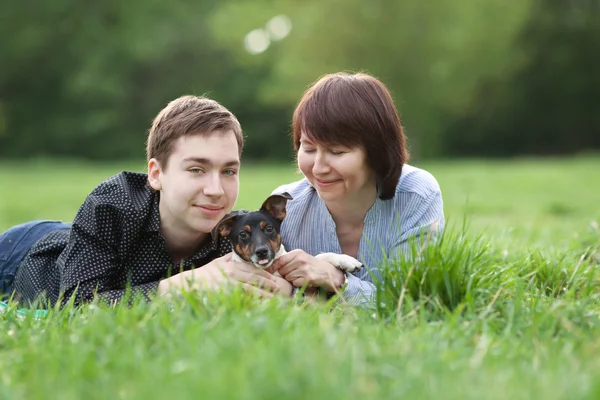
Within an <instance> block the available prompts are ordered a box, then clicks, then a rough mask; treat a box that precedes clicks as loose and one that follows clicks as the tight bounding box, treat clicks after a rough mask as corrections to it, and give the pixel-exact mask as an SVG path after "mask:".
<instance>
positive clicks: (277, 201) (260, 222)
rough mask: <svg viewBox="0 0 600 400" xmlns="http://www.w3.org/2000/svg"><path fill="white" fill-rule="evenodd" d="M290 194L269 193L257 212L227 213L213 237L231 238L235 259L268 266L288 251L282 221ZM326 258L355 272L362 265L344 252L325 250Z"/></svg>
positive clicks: (258, 266) (215, 229)
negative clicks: (283, 236)
mask: <svg viewBox="0 0 600 400" xmlns="http://www.w3.org/2000/svg"><path fill="white" fill-rule="evenodd" d="M291 199H292V196H290V194H289V193H282V194H274V195H271V196H269V197H268V198H267V199H266V200H265V201H264V203H263V205H262V207H261V208H260V210H258V211H252V212H250V211H246V210H240V211H233V212H231V213H229V214H227V215H226V216H225V217H223V219H222V220H221V221H219V223H218V224H217V226H216V227H215V228H214V229H213V231H212V235H213V239H215V240H216V239H217V238H218V236H219V235H220V236H225V237H229V239H230V240H231V243H232V244H233V258H232V259H233V260H234V261H241V262H247V263H250V264H253V265H254V266H256V267H257V268H263V269H264V268H268V267H270V266H271V264H273V261H275V260H276V259H277V258H278V257H280V256H282V255H284V254H286V250H285V248H284V246H283V244H282V243H281V236H280V233H279V232H280V228H281V222H282V221H283V219H284V218H285V215H286V205H287V201H288V200H291ZM316 257H318V258H320V259H324V260H326V261H328V262H330V263H331V264H333V265H334V266H336V267H337V268H339V269H341V270H343V271H347V272H354V271H358V270H359V269H360V268H362V264H361V263H360V261H358V260H357V259H355V258H354V257H350V256H348V255H345V254H336V253H322V254H319V255H317V256H316Z"/></svg>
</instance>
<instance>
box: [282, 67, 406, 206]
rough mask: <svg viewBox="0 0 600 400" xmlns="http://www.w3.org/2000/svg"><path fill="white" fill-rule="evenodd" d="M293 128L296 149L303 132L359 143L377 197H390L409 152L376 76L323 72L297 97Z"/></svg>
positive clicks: (326, 140)
mask: <svg viewBox="0 0 600 400" xmlns="http://www.w3.org/2000/svg"><path fill="white" fill-rule="evenodd" d="M292 131H293V136H294V148H295V149H296V151H298V150H299V148H300V136H301V134H302V133H303V132H304V134H305V135H307V136H308V137H309V138H310V139H311V140H313V141H315V142H317V143H322V144H324V145H330V146H347V147H362V148H363V149H364V150H365V152H366V156H367V164H368V165H369V166H370V167H371V168H372V169H373V171H375V175H376V177H377V189H378V191H379V198H381V199H382V200H389V199H391V198H393V197H394V195H395V192H396V186H397V185H398V181H399V179H400V175H401V174H402V166H403V165H404V164H405V163H406V162H408V159H409V153H408V150H407V148H406V137H405V135H404V131H403V129H402V125H401V123H400V117H399V116H398V112H397V110H396V106H395V105H394V101H393V99H392V96H391V95H390V93H389V91H388V89H387V88H386V87H385V85H384V84H383V83H382V82H381V81H379V80H378V79H376V78H374V77H373V76H370V75H367V74H364V73H357V74H348V73H342V72H340V73H335V74H329V75H325V76H323V77H322V78H320V79H319V80H317V81H316V82H315V83H314V84H313V85H312V86H311V87H310V88H308V89H307V90H306V91H305V92H304V95H303V96H302V98H301V99H300V102H299V103H298V106H297V107H296V110H295V111H294V116H293V119H292Z"/></svg>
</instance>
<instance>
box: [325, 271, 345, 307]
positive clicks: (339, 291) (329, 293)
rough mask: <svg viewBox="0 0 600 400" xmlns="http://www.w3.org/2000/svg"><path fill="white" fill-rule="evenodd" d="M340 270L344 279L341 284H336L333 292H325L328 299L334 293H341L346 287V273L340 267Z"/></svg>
mask: <svg viewBox="0 0 600 400" xmlns="http://www.w3.org/2000/svg"><path fill="white" fill-rule="evenodd" d="M340 271H342V274H344V281H343V282H342V284H341V285H340V286H338V287H337V288H336V290H335V291H333V292H327V299H328V300H329V299H330V298H332V297H333V296H335V295H336V294H338V293H342V292H343V291H344V290H346V288H347V287H348V273H347V272H346V271H344V270H342V269H340Z"/></svg>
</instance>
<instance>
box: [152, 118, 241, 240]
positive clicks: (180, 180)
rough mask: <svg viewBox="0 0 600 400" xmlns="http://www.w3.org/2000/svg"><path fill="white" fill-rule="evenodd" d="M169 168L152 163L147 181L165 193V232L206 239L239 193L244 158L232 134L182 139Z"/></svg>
mask: <svg viewBox="0 0 600 400" xmlns="http://www.w3.org/2000/svg"><path fill="white" fill-rule="evenodd" d="M166 163H167V168H164V167H163V166H161V165H160V164H159V163H158V162H157V161H156V160H154V159H152V160H150V162H149V163H148V180H149V182H150V185H151V186H152V187H153V188H154V189H155V190H160V203H159V210H160V219H161V230H162V229H163V228H166V229H167V230H168V231H169V232H172V233H175V234H176V236H178V237H182V236H183V237H186V236H198V234H207V233H210V232H211V230H212V229H213V228H214V227H215V226H216V225H217V223H218V222H219V221H220V220H221V218H223V217H224V216H225V214H227V213H228V212H230V211H231V209H232V208H233V205H234V204H235V201H236V199H237V195H238V190H239V177H238V172H239V168H240V158H239V152H238V144H237V141H236V137H235V134H234V133H233V131H231V130H229V131H214V132H211V133H209V134H208V135H191V136H184V137H181V138H179V139H178V140H177V141H176V142H175V143H174V146H173V151H172V153H171V156H170V157H169V159H168V160H167V162H166Z"/></svg>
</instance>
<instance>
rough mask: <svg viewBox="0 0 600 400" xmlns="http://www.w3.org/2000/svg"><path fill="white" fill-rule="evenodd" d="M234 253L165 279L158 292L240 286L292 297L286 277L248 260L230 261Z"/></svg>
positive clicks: (258, 292)
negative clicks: (254, 264)
mask: <svg viewBox="0 0 600 400" xmlns="http://www.w3.org/2000/svg"><path fill="white" fill-rule="evenodd" d="M231 256H232V254H231V253H230V254H227V255H225V256H223V257H220V258H217V259H215V260H213V261H211V262H210V263H208V264H206V265H204V266H202V267H199V268H196V269H193V270H189V271H184V272H181V273H179V274H177V275H174V276H172V277H170V278H167V279H163V280H162V281H160V283H159V285H158V294H159V295H161V296H162V295H166V294H169V293H172V292H174V291H175V292H176V291H181V290H186V291H192V290H215V289H219V288H222V287H225V286H228V285H241V286H242V288H243V289H244V290H245V291H248V292H254V293H256V294H257V295H259V296H260V297H272V296H273V295H274V294H277V295H282V296H290V293H291V292H292V285H291V284H290V283H289V282H287V281H286V280H285V279H283V278H280V277H277V276H274V275H272V274H271V273H269V272H267V271H265V270H262V269H260V268H256V267H255V266H253V265H251V264H247V263H242V262H236V261H231Z"/></svg>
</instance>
